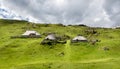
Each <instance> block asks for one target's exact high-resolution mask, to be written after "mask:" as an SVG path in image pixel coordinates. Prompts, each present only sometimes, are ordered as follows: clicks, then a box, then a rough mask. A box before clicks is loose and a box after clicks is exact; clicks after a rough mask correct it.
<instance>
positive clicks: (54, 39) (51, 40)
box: [20, 30, 88, 45]
mask: <svg viewBox="0 0 120 69" xmlns="http://www.w3.org/2000/svg"><path fill="white" fill-rule="evenodd" d="M20 37H23V38H40V37H41V34H40V33H38V32H36V31H32V30H27V31H26V32H25V33H23V34H22V35H21V36H20ZM67 39H70V37H69V36H65V35H64V36H62V37H61V36H56V34H54V33H49V34H47V36H46V37H45V38H44V39H43V41H42V42H41V44H49V45H52V44H56V43H62V44H65V43H66V41H67ZM87 41H88V40H87V38H85V37H84V36H81V35H78V36H76V37H74V38H73V39H71V43H76V42H87Z"/></svg>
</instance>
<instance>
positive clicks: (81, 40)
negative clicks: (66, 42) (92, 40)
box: [72, 36, 87, 42]
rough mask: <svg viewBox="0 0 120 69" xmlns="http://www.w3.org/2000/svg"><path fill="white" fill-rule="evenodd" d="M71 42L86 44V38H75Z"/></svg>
mask: <svg viewBox="0 0 120 69" xmlns="http://www.w3.org/2000/svg"><path fill="white" fill-rule="evenodd" d="M72 42H87V38H85V37H84V36H76V37H75V38H73V39H72Z"/></svg>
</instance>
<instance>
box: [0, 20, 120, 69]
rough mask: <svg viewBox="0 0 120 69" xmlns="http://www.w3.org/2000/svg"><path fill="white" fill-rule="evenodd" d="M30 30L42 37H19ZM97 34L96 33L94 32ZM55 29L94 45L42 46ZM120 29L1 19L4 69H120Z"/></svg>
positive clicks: (1, 66)
mask: <svg viewBox="0 0 120 69" xmlns="http://www.w3.org/2000/svg"><path fill="white" fill-rule="evenodd" d="M26 30H35V31H37V32H39V33H40V34H42V38H16V39H11V38H10V37H11V36H18V35H21V34H23V33H24V32H25V31H26ZM93 30H94V31H96V32H97V33H95V34H94V33H92V32H91V31H93ZM49 32H54V33H56V34H58V35H68V36H70V38H71V39H72V38H74V37H75V36H77V35H78V34H80V35H83V36H85V37H86V38H88V40H89V41H92V40H96V39H97V40H100V42H97V43H95V44H94V45H92V43H91V42H87V43H74V44H72V43H70V40H68V41H67V43H66V44H56V45H52V47H51V46H49V45H41V44H40V42H41V41H42V40H43V39H44V38H45V37H46V35H44V34H45V33H49ZM119 64H120V29H111V28H90V27H87V26H83V25H80V26H77V25H74V26H73V25H69V26H64V25H62V24H33V23H29V22H27V21H18V20H2V19H0V69H120V66H119Z"/></svg>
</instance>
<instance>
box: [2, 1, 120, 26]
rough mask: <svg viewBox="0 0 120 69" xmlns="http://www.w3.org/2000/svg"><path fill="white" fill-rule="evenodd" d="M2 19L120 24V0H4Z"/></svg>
mask: <svg viewBox="0 0 120 69" xmlns="http://www.w3.org/2000/svg"><path fill="white" fill-rule="evenodd" d="M0 18H5V19H19V20H28V21H31V22H39V23H63V24H66V25H67V24H85V25H88V26H95V27H114V26H120V0H0Z"/></svg>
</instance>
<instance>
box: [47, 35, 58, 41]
mask: <svg viewBox="0 0 120 69" xmlns="http://www.w3.org/2000/svg"><path fill="white" fill-rule="evenodd" d="M45 39H46V40H56V36H55V35H54V34H49V35H48V36H47V37H46V38H45Z"/></svg>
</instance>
